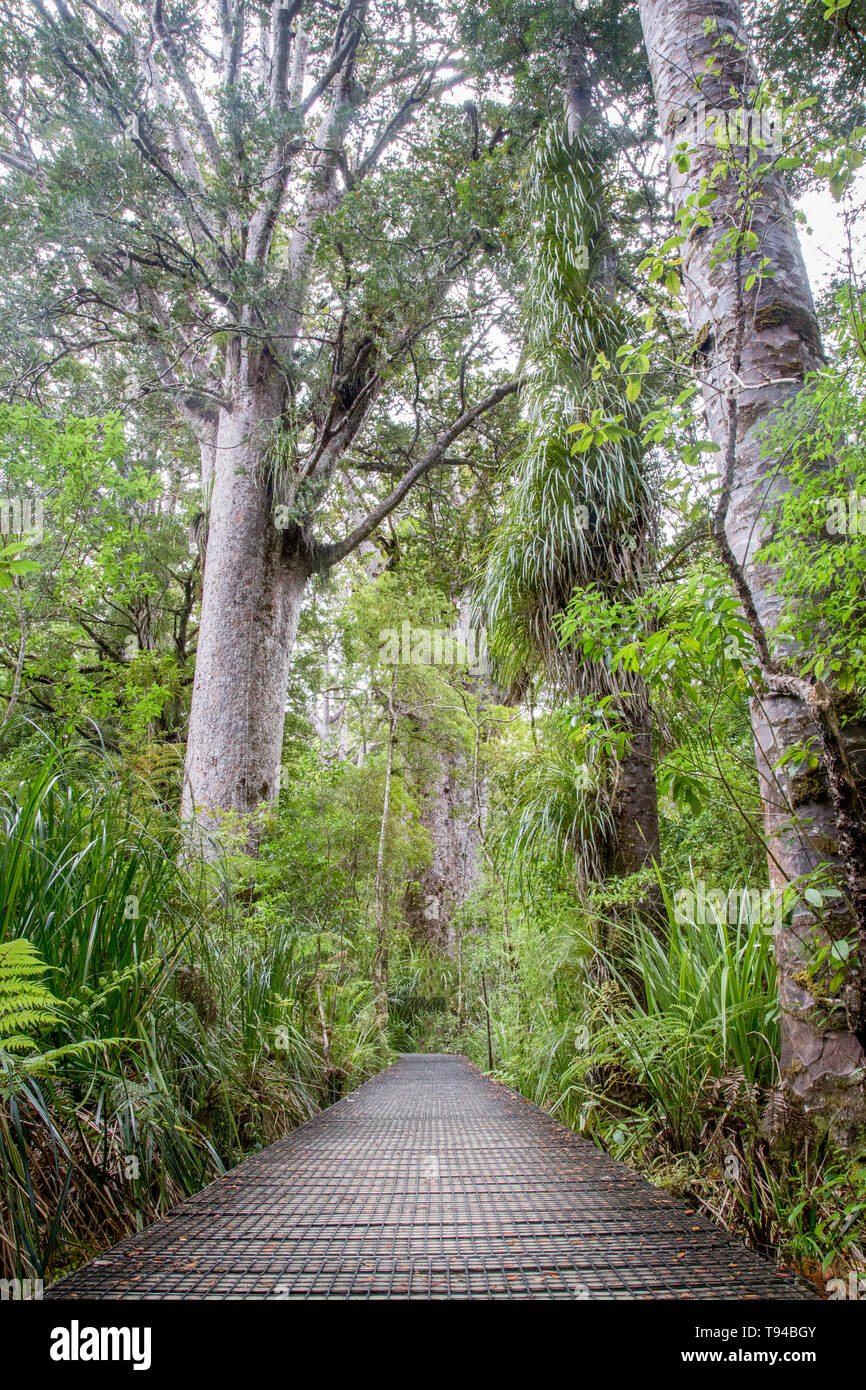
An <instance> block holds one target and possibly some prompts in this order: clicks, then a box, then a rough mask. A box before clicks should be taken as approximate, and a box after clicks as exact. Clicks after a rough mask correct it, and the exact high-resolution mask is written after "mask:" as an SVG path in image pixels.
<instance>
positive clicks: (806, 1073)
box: [640, 0, 866, 1137]
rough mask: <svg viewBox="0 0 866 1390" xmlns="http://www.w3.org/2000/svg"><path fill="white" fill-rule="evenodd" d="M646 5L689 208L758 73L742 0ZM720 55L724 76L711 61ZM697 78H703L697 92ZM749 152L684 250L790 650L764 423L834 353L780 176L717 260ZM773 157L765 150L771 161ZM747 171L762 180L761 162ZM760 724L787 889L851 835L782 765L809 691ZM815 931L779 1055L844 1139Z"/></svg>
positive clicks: (741, 497) (850, 1097)
mask: <svg viewBox="0 0 866 1390" xmlns="http://www.w3.org/2000/svg"><path fill="white" fill-rule="evenodd" d="M640 9H641V20H642V24H643V31H644V37H645V40H646V47H647V52H648V55H649V62H650V69H651V73H652V80H653V87H654V90H655V97H656V104H657V107H658V116H659V125H660V128H661V131H662V133H663V136H664V140H665V145H666V150H667V154H668V156H669V161H670V163H669V168H670V180H671V188H672V192H673V198H674V203H675V206H676V207H677V209H679V208H680V207H682V206H683V204H684V203H685V201H686V200H687V198H688V197H689V196H690V195H691V194H694V193H696V192H698V191H699V189H700V181H701V179H702V178H710V177H711V171H712V169H713V167H714V165H715V164H716V162H717V161H718V160H719V159H720V157H721V154H720V151H719V149H718V147H717V145H716V141H715V136H714V134H713V133H712V130H711V131H710V132H709V133H708V132H707V130H706V124H705V120H704V119H703V113H704V110H705V109H709V110H710V111H711V112H712V111H714V110H722V111H729V110H739V109H746V110H748V109H749V108H751V107H753V105H754V93H755V92H756V91H757V89H758V88H759V81H758V76H757V73H756V70H755V67H754V64H753V62H752V58H751V56H750V52H749V48H748V43H747V36H746V33H745V29H744V25H743V20H742V16H741V13H740V9H739V6H738V5H737V4H736V3H734V0H641V5H640ZM719 38H724V39H725V42H724V43H723V44H722V46H717V40H718V39H719ZM711 56H712V57H713V58H714V59H715V60H716V62H715V66H716V67H717V68H718V69H719V71H718V73H715V72H710V71H707V59H708V58H710V57H711ZM696 74H701V82H700V89H699V90H698V84H697V83H696V81H695V75H696ZM685 113H689V119H688V120H687V121H686V120H684V115H685ZM702 127H703V128H702ZM683 140H687V141H688V145H689V146H690V147H692V148H691V149H690V163H689V167H688V169H686V170H680V169H678V168H677V166H676V164H675V163H674V162H673V161H672V160H671V159H670V157H671V155H672V152H673V151H674V149H675V147H676V146H677V145H678V144H681V143H682V142H683ZM734 143H735V144H736V141H734ZM695 146H697V148H694V147H695ZM738 153H739V158H740V160H741V161H742V165H741V171H740V175H739V176H738V173H737V171H736V170H732V172H731V173H730V174H729V176H728V177H727V178H726V179H725V180H724V181H723V182H721V183H720V185H719V187H718V196H717V197H716V199H715V201H714V202H713V203H712V204H711V205H710V206H709V207H708V208H707V212H708V213H709V215H710V218H711V222H712V225H711V226H709V227H701V226H698V225H695V226H694V227H693V228H692V230H691V231H690V233H689V235H688V237H687V239H686V242H685V244H684V245H683V247H682V250H681V254H682V263H683V276H684V281H685V284H684V293H685V298H686V302H687V305H688V310H689V316H690V321H691V328H692V332H693V334H694V342H695V358H696V360H699V362H700V375H701V380H702V384H703V388H704V396H705V400H706V402H707V420H708V424H709V428H710V432H711V434H712V437H713V439H714V440H715V441H716V442H717V443H718V444H719V445H720V447H721V448H722V450H723V451H724V452H723V457H725V456H727V457H729V458H731V459H732V469H731V479H730V482H731V487H730V500H729V504H728V506H727V510H726V515H725V516H724V532H725V535H726V538H727V544H728V547H729V556H728V560H729V568H730V569H732V572H735V571H736V570H737V569H738V570H739V573H740V574H741V576H742V578H743V580H744V583H745V588H744V590H742V591H741V597H742V596H743V594H745V593H747V595H748V597H749V598H750V599H751V602H752V604H753V606H754V611H755V614H756V616H757V620H758V622H759V624H760V626H761V627H762V628H763V631H764V633H765V634H766V635H767V637H768V639H769V647H770V650H771V652H772V653H773V655H774V657H776V658H778V659H780V660H781V661H784V659H785V657H786V655H790V654H789V653H785V652H784V651H781V650H779V648H778V646H777V645H775V644H774V642H773V637H772V633H773V629H774V628H775V627H776V625H777V621H778V616H779V599H778V597H777V595H776V594H775V593H774V585H773V581H774V575H773V574H772V573H771V572H770V571H769V570H768V568H767V567H766V566H761V565H759V564H758V563H757V562H756V559H755V555H756V552H757V551H758V550H759V548H760V546H761V544H762V542H763V540H764V538H765V534H766V532H765V525H764V523H762V520H761V516H762V512H763V510H764V508H765V507H766V506H767V504H768V502H772V500H773V498H774V496H778V493H779V490H780V489H781V487H782V486H783V483H782V482H781V481H779V480H778V479H777V478H776V476H775V470H776V469H777V468H778V462H779V461H778V460H775V459H772V458H762V457H761V453H762V445H761V434H762V430H763V429H764V428H765V427H766V424H767V422H768V421H769V420H771V419H772V417H773V415H774V413H775V412H776V411H778V410H779V408H780V407H781V406H783V405H784V404H785V402H786V401H788V400H789V399H790V398H791V396H792V395H794V394H795V393H796V392H797V391H798V390H799V389H800V387H801V385H802V382H803V378H804V375H805V374H806V373H807V372H809V371H812V370H813V369H815V368H817V367H818V366H819V365H820V364H821V362H822V361H823V352H822V345H821V336H820V330H819V327H818V323H817V320H816V317H815V310H814V305H813V302H812V295H811V291H810V287H809V281H808V277H807V275H806V270H805V266H804V264H803V258H802V254H801V251H800V246H799V243H798V240H797V235H796V230H795V225H794V220H793V216H792V212H791V206H790V202H789V199H788V195H787V191H786V189H785V186H784V182H783V180H782V178H781V177H780V176H779V174H778V173H771V174H769V175H764V176H763V178H762V179H761V182H760V186H759V196H758V198H757V200H756V201H755V202H754V203H752V204H751V205H750V207H749V212H750V219H749V228H750V230H751V231H753V232H755V233H757V249H756V250H754V251H753V252H748V253H746V252H741V253H740V255H739V257H738V258H734V259H732V258H731V257H729V256H725V255H722V256H720V257H719V259H717V260H715V261H713V260H712V259H711V257H712V252H713V249H714V247H715V246H716V244H717V243H718V241H719V239H720V237H721V236H722V235H723V234H724V233H725V232H729V231H730V230H731V228H734V227H737V226H739V225H740V223H741V222H742V220H743V215H744V213H743V208H744V204H743V203H742V201H739V202H738V198H739V195H740V192H741V188H740V185H741V179H742V176H743V171H744V170H745V158H746V155H747V152H746V150H745V149H743V148H742V147H741V148H740V149H739V152H738ZM772 153H773V152H772V151H771V152H770V154H769V155H768V154H767V153H766V152H765V153H763V154H762V155H761V156H760V157H761V159H762V160H768V159H771V158H772ZM749 176H750V177H751V178H752V180H753V181H754V179H755V173H754V166H752V170H751V173H750V175H749ZM765 256H766V257H769V259H770V262H771V269H772V271H773V275H772V277H771V278H765V279H764V280H761V279H760V278H758V279H757V281H756V282H755V284H754V285H753V286H752V287H751V288H750V289H749V290H748V291H746V290H745V284H746V281H747V280H748V277H749V275H750V274H751V272H752V271H753V270H754V269H757V266H758V265H759V263H760V261H761V259H762V257H765ZM729 431H730V433H729ZM720 539H721V540H722V541H724V537H722V536H720ZM752 727H753V731H754V736H755V744H756V749H757V763H758V775H759V779H760V786H761V795H762V798H763V805H764V821H765V830H766V835H767V840H768V848H769V864H770V879H771V882H772V884H773V885H774V886H779V885H782V884H784V883H785V882H789V881H791V880H793V879H796V878H797V877H798V876H800V875H801V874H804V873H808V872H809V871H811V870H812V869H814V868H816V867H817V866H819V865H825V864H826V865H829V866H831V867H832V868H833V869H835V870H838V869H839V867H840V860H839V855H838V840H839V836H838V829H837V825H836V821H835V816H834V811H833V806H832V803H831V799H830V797H829V795H828V789H827V778H826V769H824V768H823V767H822V768H819V769H818V770H817V771H812V772H808V773H805V774H800V775H797V774H794V773H791V772H790V771H789V770H787V769H785V770H780V769H779V768H778V766H777V764H778V761H779V759H780V757H782V756H783V755H784V754H786V753H787V752H789V751H790V750H791V749H793V748H795V747H797V746H799V745H801V744H802V743H803V742H804V741H808V740H811V739H815V741H816V743H817V729H816V726H815V723H814V721H813V720H812V718H811V717H810V714H809V711H808V709H807V707H806V705H805V703H804V702H803V701H801V700H800V699H798V698H789V697H788V696H785V695H779V694H769V695H765V696H763V697H761V698H760V699H756V700H754V701H753V705H752ZM862 735H863V730H862V728H858V729H852V728H849V729H848V731H847V733H846V739H847V740H848V741H849V742H850V743H851V744H852V746H853V745H854V744H855V743H857V744H859V745H860V746H861V747H862V743H863V739H862ZM843 918H844V920H843V919H841V918H840V920H839V921H838V922H837V923H836V924H835V925H834V926H831V928H830V929H831V931H832V934H833V935H834V936H838V935H839V934H840V933H842V934H843V933H844V932H845V931H847V930H848V929H849V928H850V924H851V923H850V918H849V917H847V915H844V914H843ZM823 925H824V926H826V925H827V924H826V922H825V923H824V924H823ZM814 928H815V923H814V921H813V920H812V918H811V916H810V914H809V913H808V911H807V910H806V909H804V910H802V911H800V912H798V913H796V914H795V916H794V921H793V924H792V926H791V927H790V928H786V929H782V930H780V931H778V932H777V933H776V956H777V962H778V967H779V998H780V1002H781V1008H782V1056H781V1065H782V1071H783V1076H784V1080H785V1083H786V1088H787V1094H788V1096H789V1098H791V1099H794V1100H796V1101H798V1102H801V1103H802V1104H803V1106H804V1107H805V1109H806V1110H808V1111H811V1112H813V1113H815V1114H820V1115H821V1116H823V1117H824V1119H825V1120H826V1121H828V1122H829V1123H830V1124H832V1125H833V1127H834V1128H835V1129H836V1131H837V1133H839V1134H840V1136H842V1137H844V1136H846V1135H848V1134H850V1133H852V1132H853V1129H854V1128H855V1127H856V1125H857V1124H858V1123H860V1122H862V1121H863V1120H864V1119H866V1105H864V1093H863V1085H862V1072H860V1070H859V1069H860V1068H862V1067H863V1065H864V1062H866V1056H864V1052H863V1048H862V1046H861V1043H860V1041H859V1040H858V1037H857V1035H856V1033H855V1031H854V1030H855V1028H856V1026H857V1024H856V1022H855V1020H856V1019H857V1018H858V1017H859V1011H860V1003H859V998H858V999H856V1000H855V999H853V998H852V997H851V991H850V990H849V992H848V1001H847V1003H848V1008H847V1013H845V1011H844V1010H838V1009H837V1010H836V1011H835V1013H833V1014H831V1015H829V1016H828V1015H827V1014H826V1013H825V1012H824V1011H823V1008H822V1007H821V1006H819V1003H818V1001H817V1000H816V998H815V997H814V994H813V993H812V992H811V991H810V989H809V988H808V987H807V986H808V983H809V979H808V975H807V974H806V973H805V972H806V971H807V967H808V963H809V959H810V955H812V954H813V952H814V946H813V945H810V936H811V933H812V932H813V930H814ZM822 931H823V927H822ZM825 939H826V938H825Z"/></svg>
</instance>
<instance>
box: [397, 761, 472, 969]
mask: <svg viewBox="0 0 866 1390" xmlns="http://www.w3.org/2000/svg"><path fill="white" fill-rule="evenodd" d="M430 760H431V764H432V766H431V768H430V775H429V777H428V778H427V782H426V785H425V787H424V788H423V790H422V793H421V809H420V814H419V817H418V819H419V821H420V823H421V825H422V826H423V827H424V829H425V830H426V831H427V832H428V834H429V836H430V842H431V846H432V857H431V863H430V865H429V866H428V867H427V868H425V869H424V871H423V873H422V874H421V875H420V877H419V880H418V886H417V888H416V887H415V886H414V885H413V886H412V887H411V888H410V889H409V891H407V894H406V899H405V902H404V914H405V917H406V920H407V923H408V925H409V926H410V927H411V929H412V931H413V932H414V933H415V934H416V935H417V936H419V937H421V938H423V939H426V940H428V941H430V942H431V943H432V944H433V945H435V946H438V947H440V948H441V949H444V950H448V951H452V950H453V949H454V946H455V939H454V929H453V921H454V914H455V913H456V912H457V911H459V909H460V908H461V907H462V906H463V904H464V902H465V901H466V899H467V897H468V896H469V893H470V891H471V889H472V888H473V886H474V885H475V883H476V882H477V880H478V876H479V873H480V869H481V865H480V861H479V856H480V848H479V843H478V833H477V830H476V827H475V823H474V817H475V812H474V809H473V807H472V804H471V801H472V788H471V786H469V785H467V770H466V767H465V758H463V757H462V756H461V755H460V753H459V752H457V751H455V750H454V749H451V748H434V749H433V750H432V752H431V754H430Z"/></svg>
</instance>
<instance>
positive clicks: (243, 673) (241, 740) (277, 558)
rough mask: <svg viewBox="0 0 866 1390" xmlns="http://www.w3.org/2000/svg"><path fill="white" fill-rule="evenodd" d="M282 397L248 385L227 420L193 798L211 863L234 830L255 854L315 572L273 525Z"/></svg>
mask: <svg viewBox="0 0 866 1390" xmlns="http://www.w3.org/2000/svg"><path fill="white" fill-rule="evenodd" d="M278 395H279V393H278V387H277V386H276V385H274V384H273V383H268V382H265V383H255V384H254V385H253V386H247V387H246V388H245V389H244V390H243V391H239V393H238V397H237V400H236V404H235V407H234V409H233V410H231V411H225V410H224V411H223V412H222V413H221V417H220V425H219V435H218V443H217V450H216V469H215V473H214V485H213V495H212V498H211V507H210V519H209V531H208V545H207V556H206V561H205V571H204V587H203V592H202V616H201V627H200V631H199V637H198V653H197V657H196V667H195V682H194V685H193V694H192V707H191V710H190V721H189V738H188V743H187V755H186V767H185V771H184V792H183V814H184V816H185V817H187V818H189V819H195V822H196V826H197V829H199V830H201V831H203V832H205V840H203V842H202V848H203V849H204V851H205V852H206V853H207V850H208V842H209V844H210V848H211V851H213V850H214V849H215V848H216V845H217V843H218V841H219V839H220V838H222V834H220V833H218V832H222V833H223V834H224V833H225V832H226V831H228V832H229V833H231V832H232V830H233V829H235V828H236V829H237V831H238V832H239V833H240V836H241V844H242V845H243V846H245V847H246V848H248V849H254V848H255V845H256V841H257V838H258V834H259V828H258V817H257V815H256V812H257V811H258V810H259V808H261V807H262V806H263V805H265V806H266V805H268V804H270V803H271V802H272V801H273V800H274V798H275V797H276V794H277V790H278V786H279V779H278V770H279V765H280V758H281V753H282V740H283V723H284V716H285V699H286V689H287V685H288V675H289V663H290V660H291V655H292V648H293V645H294V641H295V636H296V633H297V627H298V618H299V616H300V610H301V604H302V601H303V594H304V587H305V584H306V581H307V578H308V575H309V567H308V564H307V559H306V556H305V554H304V550H303V547H302V546H301V544H300V542H299V539H298V537H297V536H296V535H295V534H294V533H293V532H282V531H278V530H277V529H276V527H275V526H274V521H273V496H272V488H271V486H270V483H269V479H268V476H267V463H266V460H267V456H268V452H269V448H270V446H271V445H272V443H273V433H272V432H273V429H274V427H275V421H276V420H277V418H278V413H279V398H278ZM235 818H237V825H236V826H235V824H234V821H235Z"/></svg>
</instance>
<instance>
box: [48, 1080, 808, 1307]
mask: <svg viewBox="0 0 866 1390" xmlns="http://www.w3.org/2000/svg"><path fill="white" fill-rule="evenodd" d="M45 1297H46V1298H57V1299H59V1298H63V1299H79V1298H80V1299H90V1298H110V1299H136V1300H138V1299H184V1298H189V1299H241V1298H255V1299H281V1298H286V1299H295V1298H371V1299H388V1298H399V1299H403V1298H419V1299H431V1298H434V1299H440V1298H441V1299H466V1298H485V1299H500V1298H512V1299H514V1298H516V1299H528V1298H546V1299H575V1298H607V1299H634V1298H661V1299H682V1298H695V1299H721V1298H740V1299H742V1298H758V1299H810V1298H815V1297H817V1295H816V1294H815V1293H814V1292H813V1291H812V1290H811V1289H810V1288H809V1287H808V1286H807V1285H806V1284H803V1283H801V1282H800V1281H799V1280H796V1279H793V1278H790V1277H787V1278H783V1277H782V1276H780V1275H779V1274H778V1273H777V1271H776V1270H775V1268H774V1266H773V1265H772V1264H771V1263H770V1262H769V1261H768V1260H765V1259H763V1258H762V1257H761V1256H759V1255H756V1254H754V1253H753V1252H751V1251H748V1250H746V1249H745V1248H744V1247H743V1246H741V1245H740V1244H738V1243H737V1242H735V1241H734V1240H731V1239H729V1238H728V1237H726V1236H725V1234H724V1232H722V1231H721V1230H720V1229H719V1228H718V1227H716V1226H714V1225H712V1224H711V1223H710V1222H708V1221H706V1220H704V1219H703V1218H701V1217H699V1216H698V1215H696V1214H695V1213H694V1212H693V1211H691V1210H690V1209H689V1208H687V1207H686V1205H685V1204H684V1203H683V1202H681V1201H679V1200H677V1199H675V1198H673V1197H671V1196H670V1195H669V1194H667V1193H665V1192H662V1191H660V1190H658V1189H657V1188H654V1187H652V1186H651V1185H650V1184H649V1183H647V1182H645V1181H644V1180H643V1179H642V1178H640V1177H639V1176H638V1175H637V1174H636V1173H634V1172H633V1171H632V1170H631V1169H629V1168H627V1167H626V1166H625V1165H624V1164H622V1163H617V1162H616V1161H615V1160H613V1159H611V1158H608V1157H607V1156H606V1155H605V1154H603V1153H601V1152H600V1151H599V1150H598V1149H596V1148H595V1147H594V1146H593V1145H592V1144H590V1143H589V1142H588V1141H586V1140H584V1139H581V1138H579V1137H578V1136H577V1135H575V1134H573V1133H572V1132H571V1131H570V1130H568V1129H566V1128H565V1127H564V1126H563V1125H561V1124H559V1122H558V1121H556V1120H554V1119H552V1118H551V1117H550V1116H549V1115H546V1114H545V1113H544V1112H543V1111H542V1110H539V1109H538V1108H537V1107H536V1106H534V1105H532V1104H529V1103H528V1102H526V1101H524V1100H523V1098H522V1097H521V1096H518V1095H516V1094H515V1092H513V1091H510V1090H509V1089H508V1088H507V1087H504V1086H500V1085H499V1084H497V1083H495V1082H493V1081H491V1080H490V1079H489V1078H488V1077H485V1076H484V1075H483V1074H482V1073H481V1072H479V1071H478V1070H477V1068H475V1067H474V1066H472V1064H471V1063H469V1062H468V1061H467V1060H466V1059H465V1058H463V1057H458V1056H451V1055H444V1054H407V1055H404V1056H402V1057H400V1059H399V1060H398V1061H397V1062H396V1063H395V1064H394V1066H392V1067H390V1068H389V1069H388V1070H387V1071H384V1072H382V1073H380V1074H379V1075H378V1076H376V1077H374V1078H373V1080H372V1081H368V1082H367V1083H366V1084H365V1085H363V1086H361V1087H360V1088H359V1089H358V1090H357V1091H355V1092H353V1094H352V1095H350V1096H346V1097H345V1098H344V1099H343V1100H341V1101H339V1102H338V1103H337V1104H336V1105H334V1106H331V1108H330V1109H328V1110H325V1111H323V1112H322V1113H321V1114H320V1115H317V1116H316V1117H315V1119H313V1120H311V1121H310V1122H309V1123H308V1124H306V1125H304V1126H302V1127H301V1128H300V1129H297V1130H294V1131H293V1132H292V1133H291V1134H289V1135H287V1136H286V1138H285V1139H282V1140H280V1141H279V1142H278V1143H276V1144H273V1145H271V1147H270V1148H268V1149H265V1150H263V1151H262V1152H261V1153H259V1154H256V1155H254V1156H253V1157H252V1158H249V1159H247V1160H246V1162H244V1163H242V1164H241V1165H240V1166H239V1167H237V1168H234V1169H232V1171H231V1172H229V1173H228V1174H226V1176H225V1177H224V1178H222V1179H220V1180H219V1181H218V1182H215V1183H212V1184H211V1185H210V1186H209V1187H206V1188H204V1189H203V1190H202V1191H201V1192H199V1193H197V1194H196V1195H195V1196H194V1197H191V1198H189V1200H188V1201H186V1202H183V1203H182V1204H181V1205H180V1206H178V1207H175V1208H174V1209H173V1210H172V1211H171V1212H169V1213H168V1215H167V1216H165V1217H164V1218H163V1219H162V1220H161V1221H158V1222H156V1223H155V1224H154V1225H152V1226H150V1227H148V1228H147V1229H146V1230H144V1231H141V1232H139V1233H137V1234H136V1235H134V1236H131V1237H129V1238H128V1239H127V1240H125V1241H123V1242H122V1243H121V1244H120V1245H117V1246H115V1247H114V1248H113V1249H112V1250H109V1251H107V1252H106V1253H105V1254H104V1255H102V1256H100V1257H99V1258H98V1259H95V1260H91V1261H90V1263H89V1264H86V1265H83V1266H82V1268H80V1269H78V1270H76V1271H75V1272H74V1273H73V1274H69V1275H67V1276H66V1277H65V1278H63V1279H60V1280H58V1281H57V1283H55V1284H54V1285H52V1286H51V1288H50V1289H47V1290H46V1291H45Z"/></svg>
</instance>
